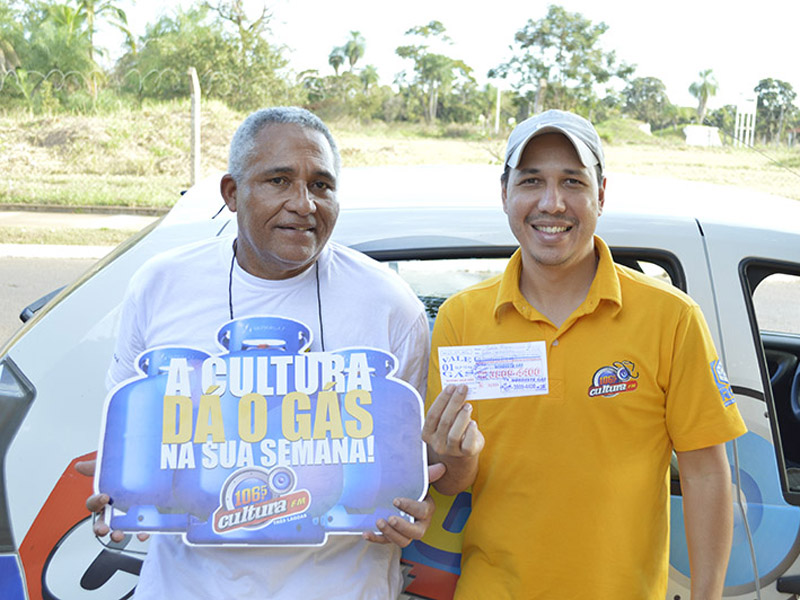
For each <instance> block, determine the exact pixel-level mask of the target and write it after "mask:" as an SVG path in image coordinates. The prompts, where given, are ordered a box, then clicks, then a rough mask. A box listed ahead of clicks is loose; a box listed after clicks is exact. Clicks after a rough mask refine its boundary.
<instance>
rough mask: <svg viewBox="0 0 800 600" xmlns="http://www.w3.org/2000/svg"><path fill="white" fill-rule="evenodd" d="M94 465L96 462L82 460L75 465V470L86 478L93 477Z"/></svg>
mask: <svg viewBox="0 0 800 600" xmlns="http://www.w3.org/2000/svg"><path fill="white" fill-rule="evenodd" d="M96 465H97V461H96V460H82V461H79V462H76V463H75V470H76V471H77V472H78V473H80V474H81V475H86V477H94V470H95V467H96Z"/></svg>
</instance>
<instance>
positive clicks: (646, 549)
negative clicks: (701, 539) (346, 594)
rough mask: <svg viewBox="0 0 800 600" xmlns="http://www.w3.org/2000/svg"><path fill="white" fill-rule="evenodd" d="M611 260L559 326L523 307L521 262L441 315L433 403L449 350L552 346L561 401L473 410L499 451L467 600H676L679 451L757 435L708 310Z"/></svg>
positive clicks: (474, 544)
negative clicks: (674, 471)
mask: <svg viewBox="0 0 800 600" xmlns="http://www.w3.org/2000/svg"><path fill="white" fill-rule="evenodd" d="M595 249H596V252H597V254H598V256H599V262H598V267H597V274H596V276H595V279H594V281H593V282H592V286H591V288H590V290H589V293H588V295H587V297H586V299H585V301H584V302H583V304H581V306H580V307H578V309H576V310H575V312H574V313H573V314H572V315H571V316H570V317H569V318H568V319H567V320H566V321H565V322H564V324H563V325H562V326H561V327H559V328H556V327H555V326H554V325H553V324H552V323H551V322H550V321H549V320H548V319H546V318H545V317H544V316H542V315H541V314H540V313H539V312H538V311H537V310H535V309H534V308H533V307H532V306H531V305H530V304H529V303H528V302H527V301H526V300H525V298H524V297H523V296H522V294H521V292H520V290H519V274H520V268H521V264H522V263H521V257H520V252H519V251H517V252H516V253H515V254H514V256H512V257H511V260H510V261H509V264H508V267H507V268H506V271H505V273H504V274H503V275H501V276H498V277H495V278H493V279H489V280H487V281H485V282H482V283H480V284H478V285H476V286H473V287H471V288H469V289H467V290H464V291H462V292H459V293H458V294H456V295H454V296H453V297H452V298H450V299H448V300H447V301H446V302H445V303H444V304H443V305H442V307H441V309H440V311H439V316H438V318H437V320H436V324H435V326H434V329H433V338H432V351H431V362H430V370H429V374H428V405H430V403H431V402H432V401H433V399H434V398H435V397H436V396H437V395H438V393H439V391H440V390H441V382H440V377H439V360H438V352H437V349H438V347H440V346H458V345H477V344H501V343H513V342H524V341H538V340H542V341H544V342H545V344H546V348H547V369H548V383H549V393H548V394H547V395H538V396H526V397H518V398H506V399H492V400H480V401H475V402H473V407H474V410H473V418H474V419H475V420H476V421H477V423H478V426H479V428H480V430H481V431H482V432H483V435H484V436H485V438H486V446H485V448H484V450H483V452H482V453H481V456H480V464H479V472H478V476H477V479H476V481H475V484H474V486H473V499H472V514H471V515H470V517H469V520H468V521H467V525H466V527H465V530H464V545H463V551H462V562H461V566H462V574H461V578H460V580H459V583H458V587H457V590H456V596H455V597H456V598H457V599H459V600H467V599H476V600H478V599H480V600H484V599H486V598H492V599H493V600H495V599H505V598H509V599H514V600H523V599H528V598H531V599H533V598H537V599H538V598H541V599H548V600H549V599H555V598H558V599H561V598H564V599H578V598H587V599H588V598H591V599H593V600H596V599H604V598H609V599H614V600H622V599H624V600H638V599H653V600H656V599H657V600H663V598H664V595H665V594H666V588H667V573H668V552H669V504H668V501H669V462H670V457H671V452H672V449H673V448H675V449H676V450H679V451H685V450H695V449H699V448H704V447H708V446H711V445H714V444H719V443H722V442H726V441H728V440H731V439H733V438H735V437H737V436H739V435H741V434H743V433H744V432H745V426H744V423H743V421H742V419H741V417H740V415H739V411H738V409H737V407H736V404H735V403H734V401H733V396H732V394H731V392H730V386H729V385H728V384H727V379H726V378H725V377H724V372H723V371H722V370H721V366H720V364H719V359H718V356H717V352H716V350H715V349H714V344H713V341H712V339H711V335H710V333H709V331H708V326H707V325H706V322H705V319H704V318H703V315H702V313H701V311H700V308H699V307H698V306H697V304H696V303H695V302H694V301H693V300H692V299H691V298H689V297H688V296H687V295H686V294H684V293H682V292H681V291H680V290H678V289H676V288H674V287H672V286H670V285H667V284H664V283H661V282H659V281H657V280H655V279H652V278H650V277H647V276H645V275H642V274H640V273H638V272H636V271H633V270H631V269H628V268H626V267H623V266H620V265H616V264H614V263H613V261H612V258H611V253H610V251H609V249H608V247H607V246H606V244H605V242H603V240H601V239H600V238H598V237H595ZM712 370H716V374H717V376H716V377H715V373H714V372H713V371H712ZM718 382H720V383H718Z"/></svg>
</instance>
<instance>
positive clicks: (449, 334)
mask: <svg viewBox="0 0 800 600" xmlns="http://www.w3.org/2000/svg"><path fill="white" fill-rule="evenodd" d="M459 309H460V307H457V306H456V303H455V302H454V301H453V300H447V301H446V302H444V304H442V306H441V307H440V308H439V314H438V315H437V316H436V322H435V323H434V325H433V333H432V334H431V357H430V361H429V362H428V390H427V394H426V398H425V410H426V412H427V410H428V409H429V408H430V406H431V404H433V401H434V400H435V399H436V396H438V395H439V393H440V392H441V391H442V378H441V375H440V373H439V347H440V346H458V345H460V344H462V343H463V342H462V341H461V340H460V339H459V338H458V334H457V332H456V327H455V324H454V317H456V316H457V314H458V310H459Z"/></svg>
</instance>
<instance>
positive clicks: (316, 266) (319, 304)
mask: <svg viewBox="0 0 800 600" xmlns="http://www.w3.org/2000/svg"><path fill="white" fill-rule="evenodd" d="M236 241H237V240H233V256H231V268H230V271H228V314H229V315H230V318H231V321H233V265H234V264H235V263H236ZM314 278H315V280H316V283H317V319H318V320H319V342H320V345H321V346H322V351H323V352H325V329H324V328H323V326H322V295H321V293H320V285H319V258H317V260H316V261H314Z"/></svg>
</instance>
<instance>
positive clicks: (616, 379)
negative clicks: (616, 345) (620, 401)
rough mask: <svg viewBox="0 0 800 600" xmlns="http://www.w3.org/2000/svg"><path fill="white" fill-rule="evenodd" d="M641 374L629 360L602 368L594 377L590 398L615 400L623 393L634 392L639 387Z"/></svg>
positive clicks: (590, 388) (590, 387)
mask: <svg viewBox="0 0 800 600" xmlns="http://www.w3.org/2000/svg"><path fill="white" fill-rule="evenodd" d="M638 378H639V373H637V372H636V367H635V366H634V364H633V363H632V362H631V361H629V360H622V361H616V362H614V363H613V364H612V365H611V366H607V367H601V368H599V369H597V371H595V373H594V376H593V377H592V385H591V386H589V397H590V398H595V397H597V396H603V397H605V398H613V397H614V396H616V395H617V394H621V393H622V392H632V391H633V390H635V389H636V387H637V386H638V382H637V381H636V379H638Z"/></svg>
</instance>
